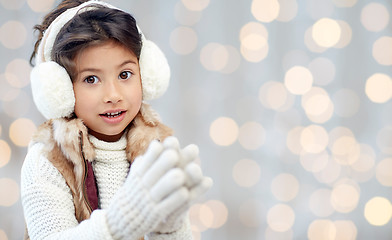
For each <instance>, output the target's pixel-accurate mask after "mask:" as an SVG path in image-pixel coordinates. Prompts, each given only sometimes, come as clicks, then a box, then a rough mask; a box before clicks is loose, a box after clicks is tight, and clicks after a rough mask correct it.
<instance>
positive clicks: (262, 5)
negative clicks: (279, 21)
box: [251, 0, 280, 22]
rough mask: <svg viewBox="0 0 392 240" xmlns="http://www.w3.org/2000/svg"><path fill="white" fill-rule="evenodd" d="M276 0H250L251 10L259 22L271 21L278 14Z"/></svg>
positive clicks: (278, 6)
mask: <svg viewBox="0 0 392 240" xmlns="http://www.w3.org/2000/svg"><path fill="white" fill-rule="evenodd" d="M279 10H280V4H279V1H277V0H252V6H251V12H252V14H253V16H254V17H255V18H256V19H257V20H259V21H260V22H272V21H274V20H275V19H276V18H277V17H278V16H279Z"/></svg>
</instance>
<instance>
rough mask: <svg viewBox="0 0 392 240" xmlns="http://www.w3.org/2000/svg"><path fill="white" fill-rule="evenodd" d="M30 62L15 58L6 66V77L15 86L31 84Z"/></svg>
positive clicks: (21, 86) (20, 86)
mask: <svg viewBox="0 0 392 240" xmlns="http://www.w3.org/2000/svg"><path fill="white" fill-rule="evenodd" d="M30 71H31V66H30V64H29V63H28V62H27V61H26V60H24V59H14V60H12V61H11V62H9V63H8V64H7V66H6V68H5V78H6V80H7V81H8V82H9V84H10V85H11V86H13V87H15V88H23V87H25V86H27V85H28V84H30Z"/></svg>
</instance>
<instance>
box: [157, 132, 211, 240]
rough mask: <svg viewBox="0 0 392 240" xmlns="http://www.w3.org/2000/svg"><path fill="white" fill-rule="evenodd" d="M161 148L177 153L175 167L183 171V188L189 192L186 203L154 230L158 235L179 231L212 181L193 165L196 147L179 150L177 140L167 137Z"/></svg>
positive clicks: (198, 167)
mask: <svg viewBox="0 0 392 240" xmlns="http://www.w3.org/2000/svg"><path fill="white" fill-rule="evenodd" d="M163 147H164V148H165V149H166V150H169V149H171V150H175V151H177V152H178V154H179V157H180V159H179V161H178V163H177V167H178V168H179V169H182V170H183V171H184V173H185V183H184V186H185V188H186V189H187V190H188V191H189V198H188V201H187V202H186V203H185V204H183V205H182V206H181V207H179V208H177V209H176V210H175V211H174V212H173V213H172V214H169V215H168V217H167V218H166V219H165V220H164V221H162V222H161V223H160V224H159V225H158V226H157V227H156V228H155V230H154V231H155V232H159V233H171V232H174V231H176V230H178V229H180V228H181V227H182V226H183V225H184V224H185V221H186V220H187V212H188V210H189V208H190V206H191V205H192V204H193V203H194V202H195V200H196V199H197V198H198V197H199V196H201V195H202V194H204V193H205V192H206V191H207V190H208V189H210V188H211V186H212V179H211V178H209V177H206V176H204V175H203V173H202V170H201V168H200V166H199V165H198V164H196V163H195V160H197V159H198V157H199V149H198V147H197V146H196V145H194V144H191V145H188V146H186V147H185V148H183V149H181V148H180V145H179V142H178V140H177V138H175V137H168V138H166V140H165V141H164V142H163ZM153 234H154V233H152V235H153Z"/></svg>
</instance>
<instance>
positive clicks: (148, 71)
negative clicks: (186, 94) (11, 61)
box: [31, 0, 170, 119]
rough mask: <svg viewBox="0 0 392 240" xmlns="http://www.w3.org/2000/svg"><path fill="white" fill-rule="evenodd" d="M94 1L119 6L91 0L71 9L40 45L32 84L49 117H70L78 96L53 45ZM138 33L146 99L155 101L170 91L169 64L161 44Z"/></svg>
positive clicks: (32, 75) (51, 26)
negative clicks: (64, 27)
mask: <svg viewBox="0 0 392 240" xmlns="http://www.w3.org/2000/svg"><path fill="white" fill-rule="evenodd" d="M94 4H98V5H102V6H105V7H108V8H113V9H118V8H116V7H114V6H111V5H110V4H107V3H104V2H101V1H97V0H91V1H88V2H85V3H83V4H81V5H79V6H77V7H75V8H71V9H68V10H67V11H65V12H64V13H62V14H61V15H60V16H59V17H57V18H56V19H55V20H54V21H53V22H52V24H51V25H50V26H49V27H48V29H47V30H46V31H45V33H44V36H43V38H42V40H41V43H40V45H39V47H38V51H37V56H36V63H37V66H36V67H35V68H34V69H33V71H32V73H31V86H32V91H33V98H34V102H35V104H36V106H37V108H38V110H39V111H40V112H41V113H42V115H44V117H45V118H46V119H53V118H62V117H69V116H70V115H71V114H72V113H73V111H74V106H75V96H74V92H73V86H72V82H71V79H70V77H69V75H68V74H67V72H66V70H65V69H64V68H62V67H61V66H60V65H58V64H56V63H54V62H52V59H51V54H52V48H53V44H54V42H55V39H56V37H57V34H58V33H59V32H60V30H61V28H62V27H63V26H64V25H65V24H66V23H67V22H68V21H69V20H71V19H72V18H73V17H74V16H75V15H76V14H78V13H80V12H81V11H79V10H81V9H82V11H89V10H92V9H94V7H92V6H90V5H94ZM89 6H90V7H89ZM138 29H139V28H138ZM139 32H140V33H141V35H142V43H143V47H142V49H141V55H140V60H139V64H140V71H141V79H142V87H143V99H144V100H152V99H156V98H158V97H160V96H161V95H163V94H164V93H165V91H166V90H167V87H168V85H169V80H170V67H169V64H168V62H167V59H166V57H165V55H164V54H163V52H162V51H161V50H160V49H159V47H158V46H157V45H156V44H154V43H153V42H151V41H149V40H146V38H145V37H144V35H143V33H142V32H141V31H140V29H139Z"/></svg>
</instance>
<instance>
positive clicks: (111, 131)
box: [21, 0, 212, 239]
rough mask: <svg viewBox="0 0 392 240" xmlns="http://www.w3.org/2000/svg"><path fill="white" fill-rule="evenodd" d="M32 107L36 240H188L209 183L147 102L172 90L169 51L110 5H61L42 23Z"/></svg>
mask: <svg viewBox="0 0 392 240" xmlns="http://www.w3.org/2000/svg"><path fill="white" fill-rule="evenodd" d="M36 29H37V30H39V32H40V35H39V37H38V40H37V42H36V44H35V50H34V52H33V55H32V59H33V58H35V61H36V66H35V67H34V68H33V70H32V73H31V86H32V90H33V98H34V102H35V104H36V105H37V108H38V110H39V111H40V112H41V113H42V114H43V115H44V116H45V117H46V118H47V119H48V121H47V122H45V123H44V124H43V125H41V126H40V127H39V128H38V130H37V132H36V133H35V134H34V136H33V139H32V141H31V143H30V145H29V150H28V153H27V156H26V159H25V162H24V164H23V167H22V175H21V192H22V194H21V195H22V205H23V210H24V214H25V219H26V225H27V232H26V235H25V237H26V238H30V239H140V238H144V239H192V232H191V229H190V223H189V219H188V216H187V212H188V209H189V207H190V206H191V204H192V202H193V201H194V200H195V199H196V198H197V197H199V196H200V195H202V194H203V193H204V192H206V191H207V190H208V189H209V188H210V187H211V185H212V181H211V179H210V178H208V177H205V176H203V174H202V171H201V169H200V167H199V166H198V165H197V164H196V163H195V161H194V160H195V159H197V158H198V149H197V147H196V146H195V145H189V146H187V147H185V148H182V149H181V148H180V145H179V143H178V140H177V139H176V138H175V137H173V136H171V135H172V131H171V129H170V128H168V127H167V126H165V125H163V124H162V123H161V122H160V121H159V119H158V118H157V116H156V114H155V113H154V112H153V110H152V109H151V108H150V107H149V106H148V105H147V104H146V103H144V101H143V100H148V99H154V98H157V97H159V96H160V95H162V94H163V93H164V91H165V90H166V88H167V85H168V81H169V77H170V70H169V67H168V64H167V61H166V59H165V57H164V55H163V53H162V52H161V51H160V50H159V48H158V47H157V46H156V45H154V44H153V43H152V42H151V41H148V40H147V39H145V37H144V36H143V34H142V33H141V32H140V30H139V29H138V27H137V25H136V22H135V20H134V18H133V17H132V16H131V15H130V14H128V13H126V12H124V11H122V10H120V9H117V8H115V7H113V6H111V5H109V4H107V3H104V2H101V1H97V0H90V1H83V0H65V1H63V2H62V3H61V4H60V5H59V6H58V7H57V8H56V9H54V10H53V11H52V12H51V13H49V14H48V15H47V16H46V17H45V18H44V21H43V23H42V25H38V26H36Z"/></svg>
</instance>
